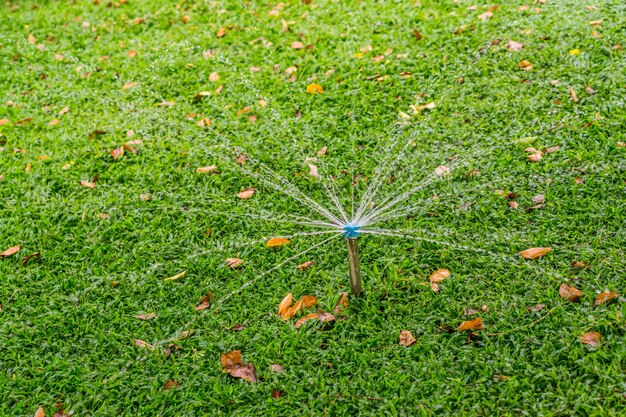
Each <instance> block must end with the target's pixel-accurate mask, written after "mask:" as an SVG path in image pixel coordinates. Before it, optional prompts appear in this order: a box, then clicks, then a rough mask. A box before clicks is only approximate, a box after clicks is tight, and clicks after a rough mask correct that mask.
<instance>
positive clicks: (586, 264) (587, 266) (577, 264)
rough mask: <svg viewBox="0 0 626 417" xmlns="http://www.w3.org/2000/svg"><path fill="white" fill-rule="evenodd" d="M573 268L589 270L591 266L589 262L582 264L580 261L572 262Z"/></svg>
mask: <svg viewBox="0 0 626 417" xmlns="http://www.w3.org/2000/svg"><path fill="white" fill-rule="evenodd" d="M572 266H573V267H574V268H589V264H588V263H587V262H580V261H574V262H572Z"/></svg>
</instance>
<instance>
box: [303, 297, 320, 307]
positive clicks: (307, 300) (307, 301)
mask: <svg viewBox="0 0 626 417" xmlns="http://www.w3.org/2000/svg"><path fill="white" fill-rule="evenodd" d="M301 300H302V303H303V304H304V307H305V308H310V307H313V306H315V305H317V297H313V296H312V295H303V296H302V298H301Z"/></svg>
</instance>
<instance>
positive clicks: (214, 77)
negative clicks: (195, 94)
mask: <svg viewBox="0 0 626 417" xmlns="http://www.w3.org/2000/svg"><path fill="white" fill-rule="evenodd" d="M219 79H220V75H219V74H218V73H217V72H212V73H211V74H210V75H209V81H211V82H213V83H214V82H215V81H217V80H219Z"/></svg>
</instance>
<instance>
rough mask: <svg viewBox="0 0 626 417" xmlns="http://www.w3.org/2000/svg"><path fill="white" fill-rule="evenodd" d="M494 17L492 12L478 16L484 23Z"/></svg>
mask: <svg viewBox="0 0 626 417" xmlns="http://www.w3.org/2000/svg"><path fill="white" fill-rule="evenodd" d="M492 16H493V13H492V12H490V11H486V12H485V13H482V14H479V15H478V18H479V19H480V20H483V21H484V20H487V19H489V18H491V17H492Z"/></svg>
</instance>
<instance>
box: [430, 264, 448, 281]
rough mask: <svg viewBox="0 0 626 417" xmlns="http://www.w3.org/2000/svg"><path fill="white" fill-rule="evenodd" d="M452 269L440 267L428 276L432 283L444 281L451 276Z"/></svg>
mask: <svg viewBox="0 0 626 417" xmlns="http://www.w3.org/2000/svg"><path fill="white" fill-rule="evenodd" d="M450 274H451V273H450V270H449V269H445V268H444V269H438V270H436V271H435V272H433V273H432V274H430V277H428V279H429V281H430V282H431V283H432V284H438V283H440V282H441V281H443V280H444V279H446V278H448V277H449V276H450Z"/></svg>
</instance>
